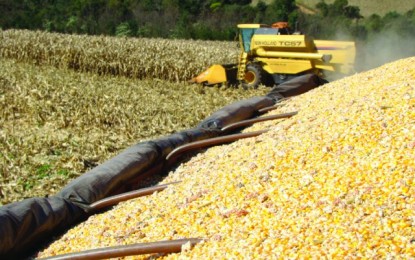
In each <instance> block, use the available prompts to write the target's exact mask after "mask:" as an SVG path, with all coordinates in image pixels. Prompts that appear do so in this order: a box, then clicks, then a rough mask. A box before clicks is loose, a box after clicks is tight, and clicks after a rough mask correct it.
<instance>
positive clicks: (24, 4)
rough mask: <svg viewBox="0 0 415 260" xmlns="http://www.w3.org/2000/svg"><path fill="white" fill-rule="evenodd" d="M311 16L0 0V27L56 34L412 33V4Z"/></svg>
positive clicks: (232, 1) (271, 8) (163, 0)
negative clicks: (285, 26) (379, 11)
mask: <svg viewBox="0 0 415 260" xmlns="http://www.w3.org/2000/svg"><path fill="white" fill-rule="evenodd" d="M315 9H316V10H317V12H316V13H314V14H306V13H304V12H301V11H300V10H299V7H298V6H297V5H296V3H295V0H274V1H272V2H271V3H270V4H266V3H265V2H263V1H259V2H258V4H256V5H252V4H251V0H70V1H68V0H0V12H1V13H2V14H5V15H2V16H1V17H0V28H2V29H10V28H18V29H30V30H46V31H51V32H61V33H76V34H90V35H115V36H133V37H162V38H180V39H202V40H233V39H235V36H236V33H237V31H236V24H238V23H265V24H272V23H274V22H277V21H288V22H289V23H290V24H291V26H292V27H296V28H297V29H300V30H301V31H302V32H304V33H307V34H309V35H312V36H314V37H316V38H327V39H330V38H339V37H345V38H346V37H348V38H354V39H358V40H365V39H367V38H370V37H371V35H374V34H380V33H382V32H384V31H387V30H388V31H390V30H392V31H395V32H396V33H397V34H399V35H401V36H408V37H409V36H411V35H412V34H413V32H415V8H414V9H412V10H410V11H408V12H407V13H405V14H399V13H397V12H389V13H387V14H386V15H384V16H380V15H376V14H373V15H371V16H369V17H363V16H362V15H361V14H360V9H359V7H357V6H351V5H349V3H348V1H347V0H336V1H334V2H333V3H332V4H328V3H326V2H325V1H324V0H322V1H320V2H319V3H318V4H317V5H316V6H315Z"/></svg>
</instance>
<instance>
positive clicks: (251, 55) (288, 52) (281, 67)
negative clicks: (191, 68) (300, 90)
mask: <svg viewBox="0 0 415 260" xmlns="http://www.w3.org/2000/svg"><path fill="white" fill-rule="evenodd" d="M238 29H239V45H240V54H239V59H238V63H236V64H228V65H218V64H216V65H213V66H211V67H210V68H209V69H207V70H206V71H204V72H202V73H201V74H200V75H199V76H197V77H195V78H193V79H192V80H191V82H196V83H202V84H204V85H214V84H220V83H225V82H227V83H230V84H235V83H238V82H241V83H242V85H243V86H244V87H254V88H256V87H258V85H259V84H270V83H271V84H280V83H282V82H284V81H286V80H289V79H292V78H294V77H296V76H299V75H303V74H306V73H313V74H316V75H318V76H319V77H322V78H324V77H325V75H324V72H330V71H331V72H335V73H339V74H344V75H347V74H351V73H353V72H354V60H355V55H356V49H355V43H354V42H352V41H327V40H313V39H312V38H311V37H309V36H307V35H302V34H297V33H294V34H290V30H289V28H288V25H287V23H285V22H279V23H275V24H273V25H272V26H268V25H263V24H239V25H238Z"/></svg>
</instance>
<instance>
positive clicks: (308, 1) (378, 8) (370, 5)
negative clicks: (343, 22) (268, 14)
mask: <svg viewBox="0 0 415 260" xmlns="http://www.w3.org/2000/svg"><path fill="white" fill-rule="evenodd" d="M320 1H321V0H300V1H297V3H299V4H302V5H304V6H307V7H309V8H311V9H313V8H314V7H315V5H316V4H317V3H318V2H320ZM252 2H253V4H256V3H258V0H253V1H252ZM264 2H266V3H271V2H272V0H265V1H264ZM325 2H326V3H328V4H331V3H333V2H334V0H325ZM349 5H354V6H358V7H359V8H360V13H361V14H362V15H363V16H364V17H367V16H370V15H371V14H379V15H381V16H383V15H385V14H386V13H388V12H391V11H396V12H398V13H405V12H407V11H409V10H411V9H413V8H414V7H415V1H414V0H407V1H400V2H399V4H397V3H396V1H394V0H383V1H375V0H369V1H365V0H349Z"/></svg>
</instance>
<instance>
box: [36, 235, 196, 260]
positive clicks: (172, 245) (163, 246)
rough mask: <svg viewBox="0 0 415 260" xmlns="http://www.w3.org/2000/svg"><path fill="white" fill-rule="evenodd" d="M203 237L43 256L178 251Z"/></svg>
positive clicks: (89, 259)
mask: <svg viewBox="0 0 415 260" xmlns="http://www.w3.org/2000/svg"><path fill="white" fill-rule="evenodd" d="M201 241H203V239H200V238H186V239H177V240H166V241H159V242H150V243H138V244H132V245H126V246H113V247H104V248H97V249H92V250H86V251H82V252H77V253H70V254H63V255H58V256H52V257H47V258H41V259H43V260H46V259H47V260H69V259H71V260H74V259H76V260H94V259H107V258H114V257H124V256H132V255H144V254H154V253H178V252H180V251H181V250H182V246H183V245H185V244H187V243H190V245H191V246H192V247H193V246H194V245H195V244H197V243H200V242H201Z"/></svg>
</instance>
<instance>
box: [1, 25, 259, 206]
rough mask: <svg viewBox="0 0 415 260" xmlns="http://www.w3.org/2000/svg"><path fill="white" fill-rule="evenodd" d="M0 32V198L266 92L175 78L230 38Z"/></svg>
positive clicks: (59, 181) (44, 186)
mask: <svg viewBox="0 0 415 260" xmlns="http://www.w3.org/2000/svg"><path fill="white" fill-rule="evenodd" d="M0 35H1V40H0V56H1V57H2V59H1V60H0V66H1V67H2V69H1V70H0V105H1V108H2V109H1V110H0V205H2V204H7V203H10V202H14V201H19V200H22V199H24V198H28V197H33V196H45V195H48V194H54V193H56V192H57V191H58V190H60V188H61V187H62V186H63V185H66V184H67V183H68V182H69V181H70V180H71V179H73V178H75V177H77V176H79V175H81V174H82V173H84V172H86V171H88V170H89V169H91V168H92V167H94V166H96V165H97V164H99V163H102V162H103V161H105V160H107V159H109V158H111V157H113V156H115V155H116V154H118V153H119V152H120V151H121V150H123V149H125V148H127V147H128V146H130V145H132V144H134V143H137V142H140V141H143V140H149V139H154V138H157V137H160V136H164V135H167V134H170V133H173V132H176V131H179V130H182V129H186V128H191V127H194V126H196V124H197V123H198V122H200V121H201V120H202V119H204V118H205V117H207V116H208V115H210V114H211V113H212V112H213V111H215V110H217V109H219V108H221V107H223V106H224V105H227V104H229V103H231V102H233V101H236V100H240V99H243V98H247V97H252V96H254V95H261V94H264V93H265V92H266V91H267V89H266V88H265V87H264V88H262V89H261V88H260V89H257V90H248V91H247V90H242V89H238V88H228V87H221V88H219V87H215V88H204V87H202V86H198V85H190V84H187V83H184V82H180V81H184V80H186V79H188V78H190V77H192V76H195V75H196V74H198V73H199V72H200V70H201V69H202V68H205V67H207V66H208V65H210V64H212V63H216V62H224V61H226V60H227V59H229V60H231V58H232V53H231V52H232V51H231V52H229V50H231V49H232V48H231V46H232V44H230V43H225V42H197V41H175V40H173V41H169V40H161V39H127V38H111V37H90V36H75V35H61V34H51V33H44V32H30V31H18V30H9V31H0ZM113 75H117V77H114V76H113ZM121 76H126V77H121Z"/></svg>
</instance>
